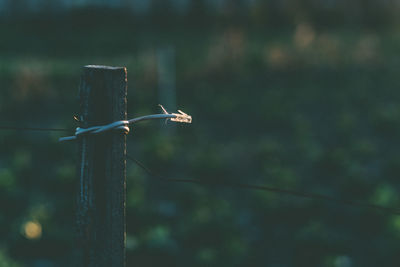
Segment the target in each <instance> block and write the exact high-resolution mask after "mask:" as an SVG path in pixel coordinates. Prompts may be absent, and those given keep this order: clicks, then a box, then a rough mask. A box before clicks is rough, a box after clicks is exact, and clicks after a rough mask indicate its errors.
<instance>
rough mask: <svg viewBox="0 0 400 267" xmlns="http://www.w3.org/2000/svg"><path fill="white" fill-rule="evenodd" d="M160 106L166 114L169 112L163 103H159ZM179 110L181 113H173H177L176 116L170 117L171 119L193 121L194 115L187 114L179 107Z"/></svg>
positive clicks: (185, 121)
mask: <svg viewBox="0 0 400 267" xmlns="http://www.w3.org/2000/svg"><path fill="white" fill-rule="evenodd" d="M159 106H160V107H161V109H162V111H163V113H164V114H169V113H168V112H167V110H166V109H165V108H164V107H163V106H162V105H160V104H159ZM178 112H179V114H178V113H171V114H172V115H175V118H170V120H171V121H176V122H182V123H192V116H190V115H188V114H186V113H185V112H183V111H182V110H179V109H178Z"/></svg>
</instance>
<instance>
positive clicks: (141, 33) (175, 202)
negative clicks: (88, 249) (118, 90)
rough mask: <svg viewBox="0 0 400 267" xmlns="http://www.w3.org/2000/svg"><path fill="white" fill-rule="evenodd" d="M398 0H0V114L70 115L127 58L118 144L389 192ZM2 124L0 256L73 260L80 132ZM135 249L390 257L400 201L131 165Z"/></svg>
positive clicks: (228, 260)
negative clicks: (182, 116) (97, 76)
mask: <svg viewBox="0 0 400 267" xmlns="http://www.w3.org/2000/svg"><path fill="white" fill-rule="evenodd" d="M399 12H400V2H399V1H396V0H392V1H381V0H368V1H366V0H352V1H345V0H319V1H318V0H314V1H312V0H308V1H299V0H286V1H278V0H271V1H262V0H218V1H216V0H203V1H200V0H174V1H172V0H169V1H166V0H135V1H128V0H125V1H123V0H119V1H111V0H109V1H95V0H92V1H90V0H80V1H77V0H75V1H66V0H65V1H61V0H59V1H55V0H36V1H33V0H32V1H30V0H0V126H26V127H53V128H70V129H74V128H75V127H76V126H77V125H76V122H75V121H74V120H73V116H74V114H76V113H77V112H78V111H79V110H78V99H77V93H78V84H79V79H80V75H81V73H82V66H84V65H87V64H101V65H113V66H126V67H127V69H128V84H129V85H128V114H129V115H128V116H129V117H130V118H132V117H135V116H140V115H146V114H152V113H158V112H160V110H159V108H158V107H157V104H159V103H160V104H163V105H164V106H165V107H166V108H167V109H168V110H169V111H176V109H182V110H183V111H185V112H187V113H188V114H191V115H192V116H193V124H191V125H174V124H172V123H168V124H167V125H165V123H164V122H156V121H150V122H146V123H141V124H138V125H137V127H134V129H133V131H132V132H131V133H130V134H129V136H128V154H129V155H130V156H131V157H134V158H136V159H137V160H139V161H141V162H142V163H143V164H144V165H145V166H147V168H149V169H150V170H151V171H152V172H154V173H157V174H159V175H162V176H164V177H167V178H182V179H201V180H205V181H233V182H240V183H249V184H258V185H269V186H274V187H279V188H283V189H294V190H298V191H304V192H310V193H318V194H324V195H327V196H330V197H335V198H338V199H350V200H356V201H359V202H364V203H370V204H377V205H382V206H386V207H392V208H396V207H399V197H398V192H399V189H400V179H399V175H398V174H399V171H400V152H399V150H400V141H399V136H400V124H399V123H400V105H399V104H400V90H399V89H400V76H399V75H400V61H399V47H400V16H398V14H400V13H399ZM61 136H63V134H62V133H57V132H51V133H46V132H44V133H37V132H25V131H5V130H1V131H0V266H1V267H2V266H5V267H8V266H10V267H17V266H19V267H20V266H34V267H53V266H70V264H71V261H72V260H71V259H72V257H73V253H72V251H73V247H74V233H75V230H74V199H75V198H74V194H75V186H76V183H77V177H76V159H77V155H76V149H77V147H76V144H75V143H59V142H58V138H59V137H61ZM127 168H128V169H127V183H128V184H127V260H128V263H127V265H128V266H273V267H291V266H307V267H310V266H322V267H352V266H364V267H368V266H371V267H372V266H394V267H395V266H399V264H400V256H399V255H400V254H399V247H400V216H396V215H392V214H389V213H387V212H383V211H379V210H376V209H370V208H362V207H349V206H344V205H341V204H337V203H335V202H330V201H322V200H310V199H302V198H297V197H294V196H290V195H283V194H276V193H270V192H263V191H254V190H247V189H237V188H225V187H219V186H199V185H191V184H181V183H167V182H162V181H159V180H157V179H154V178H152V177H151V176H150V175H149V174H148V173H146V172H145V171H144V170H143V169H141V168H140V167H139V166H137V165H136V164H135V163H133V162H131V161H128V166H127Z"/></svg>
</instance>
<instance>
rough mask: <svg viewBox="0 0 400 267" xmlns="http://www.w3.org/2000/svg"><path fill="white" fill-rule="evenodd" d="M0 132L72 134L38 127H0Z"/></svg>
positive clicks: (68, 130) (66, 130) (62, 130)
mask: <svg viewBox="0 0 400 267" xmlns="http://www.w3.org/2000/svg"><path fill="white" fill-rule="evenodd" d="M0 130H9V131H40V132H73V131H74V130H71V129H60V128H40V127H12V126H0Z"/></svg>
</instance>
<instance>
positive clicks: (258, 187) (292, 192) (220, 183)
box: [127, 155, 400, 216]
mask: <svg viewBox="0 0 400 267" xmlns="http://www.w3.org/2000/svg"><path fill="white" fill-rule="evenodd" d="M127 158H128V159H129V160H131V161H133V162H134V163H136V165H138V166H139V167H140V168H142V169H143V170H144V171H145V172H147V173H148V174H149V175H150V176H151V177H154V178H156V179H158V180H161V181H165V182H180V183H192V184H197V185H203V186H207V185H213V186H225V187H236V188H244V189H251V190H261V191H268V192H273V193H277V194H286V195H291V196H295V197H301V198H308V199H314V200H315V199H318V200H324V201H333V202H336V203H339V204H342V205H347V206H354V207H362V208H372V209H376V210H381V211H385V212H387V213H390V214H392V215H398V216H399V215H400V209H397V208H391V207H385V206H380V205H376V204H369V203H362V202H358V201H354V200H348V199H339V198H335V197H331V196H326V195H320V194H315V193H307V192H301V191H296V190H292V189H282V188H278V187H272V186H266V185H251V184H243V183H235V182H225V181H218V182H213V181H204V180H199V179H176V178H165V177H162V176H159V175H157V174H154V173H153V172H152V171H151V170H150V169H148V168H147V167H146V166H144V165H143V164H142V163H141V162H140V161H138V160H137V159H135V158H133V157H130V156H129V155H127Z"/></svg>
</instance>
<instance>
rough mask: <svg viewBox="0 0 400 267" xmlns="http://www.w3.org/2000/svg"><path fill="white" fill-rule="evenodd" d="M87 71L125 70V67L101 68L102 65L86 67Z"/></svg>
mask: <svg viewBox="0 0 400 267" xmlns="http://www.w3.org/2000/svg"><path fill="white" fill-rule="evenodd" d="M85 68H87V69H101V70H125V69H126V68H125V67H112V66H103V65H86V66H85Z"/></svg>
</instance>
